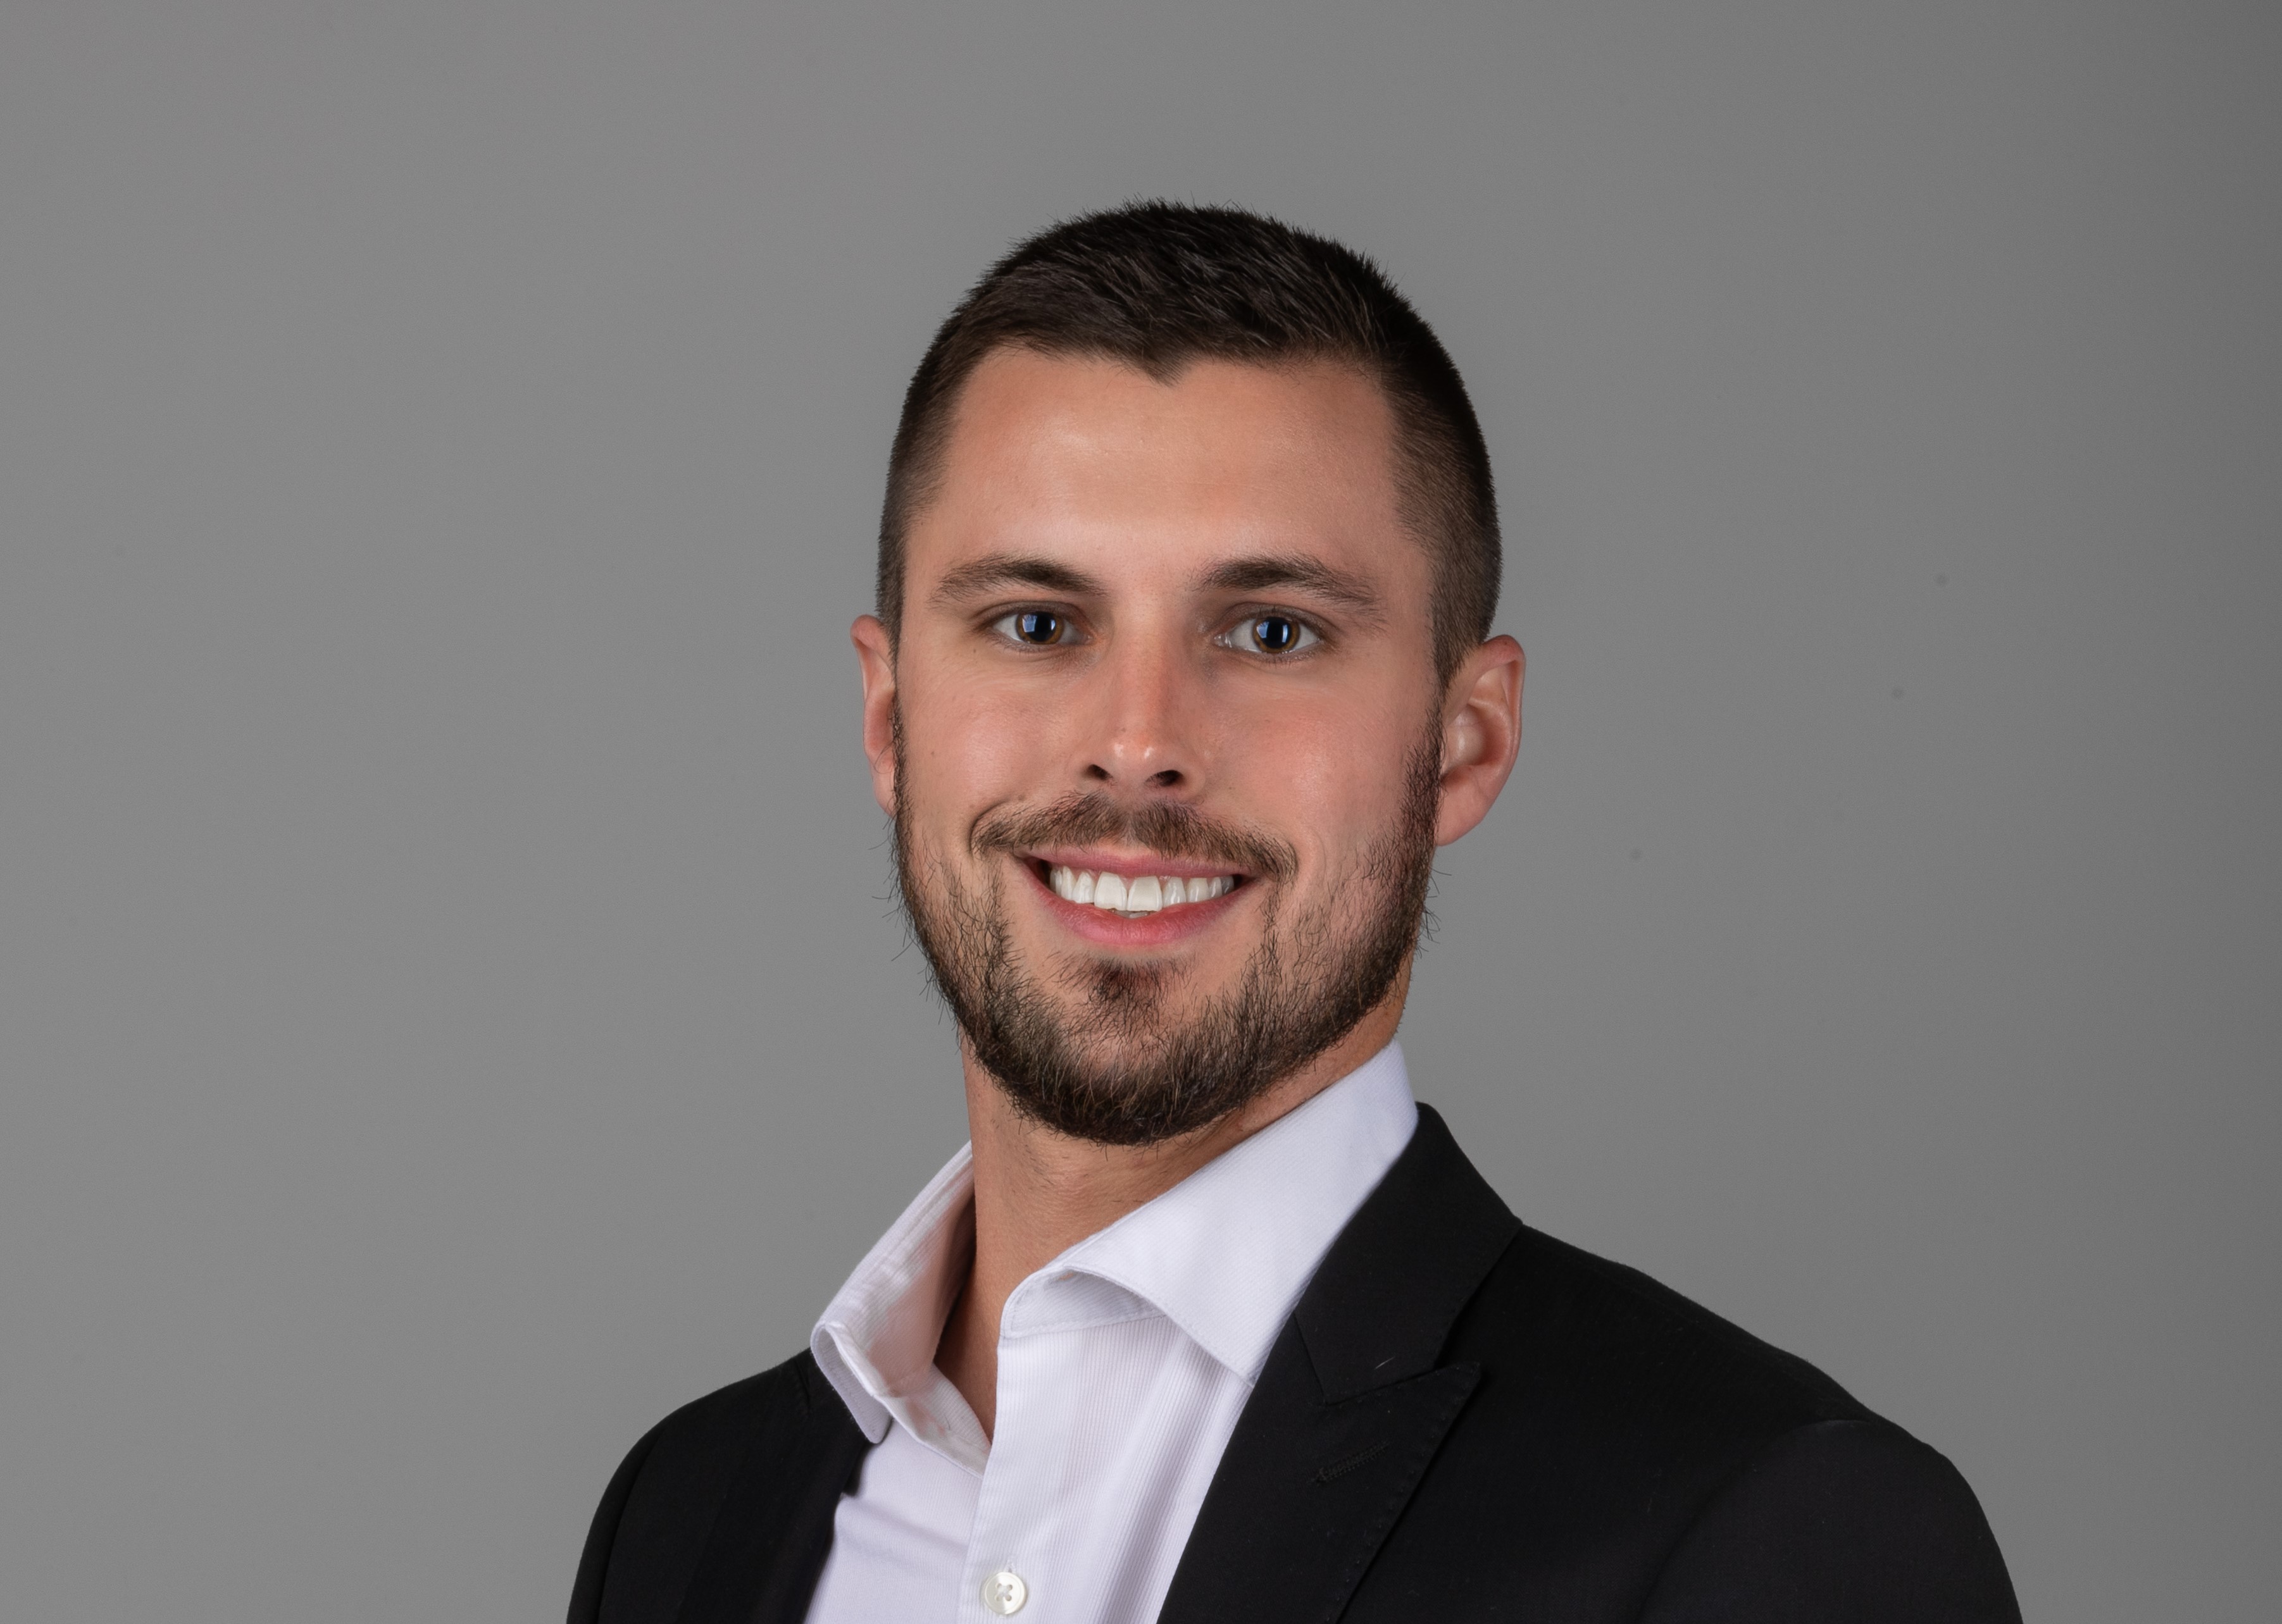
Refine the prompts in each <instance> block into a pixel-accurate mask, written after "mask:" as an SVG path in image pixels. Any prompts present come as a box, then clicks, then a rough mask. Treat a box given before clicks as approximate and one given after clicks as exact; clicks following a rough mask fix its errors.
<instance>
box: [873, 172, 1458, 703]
mask: <svg viewBox="0 0 2282 1624" xmlns="http://www.w3.org/2000/svg"><path fill="white" fill-rule="evenodd" d="M1003 349H1023V350H1030V351H1034V352H1038V353H1040V354H1044V355H1070V356H1099V357H1104V358H1106V359H1110V360H1119V361H1123V362H1126V363H1128V364H1129V365H1131V366H1134V367H1139V368H1140V369H1142V370H1143V371H1145V372H1146V373H1147V374H1148V375H1150V376H1151V377H1153V378H1156V379H1159V380H1160V381H1164V380H1169V379H1170V378H1172V377H1174V376H1175V375H1177V374H1178V373H1179V372H1180V371H1181V370H1182V368H1183V367H1186V366H1187V365H1188V364H1189V363H1190V362H1191V361H1196V360H1207V359H1210V360H1230V361H1244V362H1250V363H1253V364H1255V365H1261V366H1276V365H1279V364H1283V363H1287V362H1297V361H1331V362H1334V363H1339V364H1343V365H1347V366H1352V367H1355V368H1357V369H1358V370H1360V371H1362V372H1363V373H1364V374H1366V375H1369V376H1370V378H1372V379H1373V380H1374V381H1375V382H1376V383H1378V385H1379V387H1380V388H1381V389H1382V390H1383V391H1385V395H1386V399H1387V403H1388V405H1389V406H1390V407H1391V408H1392V410H1393V417H1394V425H1395V428H1394V433H1395V452H1396V474H1397V478H1398V479H1399V481H1400V482H1401V491H1400V498H1401V513H1402V517H1403V520H1404V522H1405V523H1406V524H1407V525H1408V526H1409V528H1410V529H1411V530H1412V531H1413V532H1414V533H1416V535H1417V537H1418V539H1419V540H1420V541H1421V542H1422V543H1424V545H1425V547H1426V549H1427V553H1428V556H1429V557H1430V559H1431V560H1432V564H1433V568H1434V599H1433V615H1434V626H1433V633H1434V649H1435V660H1436V663H1437V666H1438V668H1439V669H1440V674H1441V677H1442V678H1443V680H1444V681H1446V682H1447V681H1448V679H1449V677H1450V676H1451V674H1452V673H1453V672H1454V671H1455V670H1456V669H1457V667H1458V663H1459V661H1462V660H1463V659H1464V658H1465V656H1466V654H1467V653H1468V652H1469V651H1471V649H1472V648H1474V647H1475V646H1477V645H1479V643H1480V642H1481V641H1482V640H1483V639H1484V638H1487V637H1488V636H1489V629H1490V619H1491V616H1492V615H1494V614H1495V613H1496V612H1497V599H1498V576H1499V570H1500V555H1499V547H1498V522H1497V497H1496V493H1495V491H1494V487H1493V485H1492V483H1491V481H1490V459H1489V449H1488V447H1487V446H1486V445H1484V444H1483V442H1482V431H1481V425H1480V424H1479V422H1477V421H1475V418H1474V408H1473V403H1472V402H1471V400H1469V399H1468V398H1467V397H1466V386H1465V384H1464V383H1463V382H1462V381H1461V380H1460V378H1459V376H1458V369H1457V367H1456V366H1455V365H1454V364H1453V363H1452V361H1451V360H1450V356H1449V352H1448V351H1446V350H1444V349H1443V347H1442V344H1441V341H1440V339H1438V338H1436V337H1435V336H1434V331H1433V329H1432V328H1430V327H1428V326H1427V325H1426V321H1425V319H1424V317H1423V316H1421V315H1420V314H1419V313H1417V311H1416V310H1414V309H1413V308H1411V305H1410V302H1409V300H1408V299H1406V298H1403V297H1402V295H1401V294H1400V293H1399V292H1397V291H1396V290H1395V288H1394V284H1393V282H1390V281H1388V280H1387V277H1386V275H1385V273H1384V272H1383V271H1381V270H1380V269H1379V268H1378V267H1377V266H1376V265H1374V264H1372V263H1371V261H1370V259H1366V258H1364V257H1363V256H1362V254H1359V253H1357V252H1355V251H1354V250H1353V249H1350V248H1347V247H1343V246H1342V245H1340V244H1338V243H1334V242H1331V241H1330V240H1329V239H1327V238H1324V237H1320V236H1311V235H1309V234H1308V233H1307V232H1304V231H1299V230H1294V229H1293V228H1292V227H1290V226H1287V225H1285V224H1283V223H1282V222H1281V221H1278V220H1269V219H1266V218H1264V217H1262V216H1261V215H1258V214H1253V213H1247V212H1246V211H1245V210H1242V209H1234V208H1198V207H1192V206H1190V205H1182V204H1174V203H1162V202H1148V203H1131V204H1128V205H1125V206H1123V207H1122V208H1115V209H1107V210H1104V211H1103V212H1101V213H1095V214H1085V215H1081V216H1079V217H1078V218H1076V219H1075V220H1065V221H1063V222H1062V223H1061V224H1059V225H1058V226H1055V227H1053V228H1052V229H1050V230H1047V231H1044V232H1043V233H1041V234H1040V235H1038V236H1034V237H1032V238H1030V239H1029V241H1028V242H1026V243H1023V244H1020V245H1019V246H1017V247H1016V248H1015V249H1014V250H1013V251H1012V252H1010V253H1009V254H1007V255H1006V257H1005V259H1001V260H999V261H998V263H997V264H996V265H994V266H992V267H990V270H989V271H988V272H987V273H985V274H984V275H983V277H982V280H981V281H980V282H976V283H975V284H974V288H973V289H972V290H970V291H969V292H968V293H967V295H966V298H964V299H963V300H961V301H960V302H959V308H958V309H956V310H954V311H952V312H951V316H950V318H949V319H948V320H947V321H944V322H943V326H942V327H940V328H939V329H936V331H935V342H934V343H932V344H929V345H928V352H927V355H926V356H925V358H924V359H922V360H920V365H919V370H918V371H917V372H915V373H913V374H912V383H911V388H910V389H909V390H908V391H905V393H904V414H903V418H902V421H900V422H899V423H898V424H897V429H896V444H895V449H894V451H893V452H890V453H889V460H888V497H887V504H886V507H885V511H884V512H883V513H882V514H881V521H880V577H879V613H880V618H881V620H882V621H884V622H885V623H887V627H888V633H889V637H890V638H893V637H895V636H896V635H897V632H898V630H900V627H901V623H902V619H903V607H904V601H903V600H904V537H905V535H906V533H907V531H908V529H909V526H910V523H911V520H912V514H915V513H916V512H917V511H918V510H919V508H920V506H921V505H922V504H923V503H924V502H925V501H926V500H927V499H928V497H929V496H931V495H932V494H933V488H934V485H935V480H936V479H937V478H938V477H939V476H940V474H941V472H942V464H943V449H944V445H945V443H946V441H947V440H948V439H949V437H950V430H951V417H952V414H953V411H954V409H955V408H956V406H957V405H958V402H959V391H960V389H961V387H962V386H963V385H964V384H965V383H966V380H967V378H968V377H969V376H970V375H972V374H973V373H974V369H975V367H977V366H979V365H981V364H982V360H983V359H984V358H985V357H986V356H988V355H990V354H991V353H992V352H995V351H998V350H1003Z"/></svg>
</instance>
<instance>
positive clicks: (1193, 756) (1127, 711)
mask: <svg viewBox="0 0 2282 1624" xmlns="http://www.w3.org/2000/svg"><path fill="white" fill-rule="evenodd" d="M1093 677H1094V682H1093V684H1091V685H1092V687H1093V689H1094V692H1092V693H1091V695H1089V700H1090V701H1091V703H1090V704H1089V705H1088V707H1087V709H1088V711H1089V713H1090V714H1089V715H1087V716H1086V718H1085V725H1084V727H1083V731H1082V732H1081V733H1080V735H1079V740H1080V743H1079V776H1080V777H1081V778H1083V780H1084V781H1085V784H1086V785H1087V787H1089V788H1095V789H1104V790H1108V791H1111V792H1113V793H1116V792H1123V793H1127V794H1132V795H1141V794H1159V795H1161V794H1164V793H1168V792H1174V791H1178V792H1185V793H1194V791H1195V789H1196V788H1197V785H1198V783H1199V771H1200V769H1201V766H1202V762H1201V759H1200V753H1199V746H1198V731H1199V723H1200V722H1201V720H1202V708H1201V700H1202V695H1201V694H1200V693H1199V692H1197V686H1198V679H1197V676H1196V674H1195V673H1194V672H1193V671H1192V670H1191V667H1190V664H1189V662H1188V661H1184V660H1183V659H1182V658H1181V657H1180V653H1179V650H1178V649H1177V648H1176V646H1175V639H1174V638H1171V637H1169V636H1157V635H1153V634H1148V633H1141V632H1138V631H1137V630H1129V631H1128V635H1127V636H1125V637H1123V638H1118V639H1117V640H1116V643H1115V645H1114V646H1113V647H1112V648H1110V649H1109V650H1108V651H1107V652H1106V657H1105V658H1104V659H1103V660H1102V661H1100V663H1099V664H1098V665H1097V666H1096V667H1095V669H1094V671H1093Z"/></svg>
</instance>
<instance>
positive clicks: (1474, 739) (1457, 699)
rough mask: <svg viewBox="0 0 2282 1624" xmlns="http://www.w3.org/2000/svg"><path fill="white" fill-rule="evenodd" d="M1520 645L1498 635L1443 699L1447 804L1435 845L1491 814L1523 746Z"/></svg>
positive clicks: (1459, 671) (1471, 656)
mask: <svg viewBox="0 0 2282 1624" xmlns="http://www.w3.org/2000/svg"><path fill="white" fill-rule="evenodd" d="M1525 664H1526V661H1525V658H1524V656H1523V654H1522V652H1521V645H1520V644H1518V643H1517V642H1515V641H1514V640H1513V639H1512V638H1509V637H1494V638H1491V639H1490V640H1489V641H1488V642H1486V643H1485V644H1483V645H1482V646H1480V647H1479V648H1478V649H1476V650H1475V651H1474V652H1473V653H1471V654H1469V655H1467V656H1466V661H1465V663H1464V664H1463V665H1461V666H1460V667H1459V668H1458V669H1457V672H1456V674H1455V676H1453V677H1451V679H1450V686H1449V690H1448V693H1447V694H1446V695H1445V697H1444V699H1443V701H1442V804H1441V808H1440V813H1439V814H1438V815H1437V816H1436V818H1435V822H1434V844H1435V845H1437V846H1448V845H1449V844H1450V842H1451V841H1453V840H1455V839H1458V838H1459V837H1460V836H1461V835H1463V834H1464V833H1466V832H1467V831H1469V830H1471V829H1472V828H1473V826H1474V825H1475V824H1479V823H1480V822H1481V821H1482V819H1483V818H1484V817H1486V816H1488V814H1489V809H1490V808H1491V806H1492V805H1493V804H1494V802H1495V801H1496V800H1497V798H1498V792H1499V791H1501V790H1502V789H1503V788H1505V781H1506V779H1507V778H1508V777H1510V776H1511V775H1512V772H1513V758H1514V753H1515V752H1516V751H1517V750H1518V749H1520V747H1521V678H1522V672H1523V669H1524V667H1525Z"/></svg>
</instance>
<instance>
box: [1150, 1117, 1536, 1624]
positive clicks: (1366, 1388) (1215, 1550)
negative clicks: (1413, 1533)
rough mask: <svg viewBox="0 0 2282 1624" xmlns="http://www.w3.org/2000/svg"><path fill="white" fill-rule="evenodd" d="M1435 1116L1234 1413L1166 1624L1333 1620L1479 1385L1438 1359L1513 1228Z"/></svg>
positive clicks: (1348, 1234) (1475, 1370) (1472, 1372)
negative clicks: (1249, 1396) (1239, 1411)
mask: <svg viewBox="0 0 2282 1624" xmlns="http://www.w3.org/2000/svg"><path fill="white" fill-rule="evenodd" d="M1520 1229H1521V1224H1520V1220H1518V1219H1517V1218H1515V1217H1514V1216H1513V1214H1512V1213H1511V1212H1510V1211H1508V1210H1506V1206H1505V1203H1503V1202H1502V1201H1500V1200H1499V1199H1498V1197H1497V1195H1496V1193H1495V1192H1494V1191H1493V1190H1492V1189H1491V1188H1490V1187H1489V1186H1488V1185H1487V1184H1486V1183H1485V1182H1484V1181H1483V1179H1482V1177H1481V1175H1480V1174H1479V1173H1478V1172H1475V1171H1474V1169H1473V1166H1472V1164H1471V1163H1469V1162H1468V1161H1467V1160H1466V1158H1465V1156H1464V1155H1463V1153H1462V1152H1461V1151H1460V1150H1459V1149H1458V1147H1457V1145H1456V1143H1455V1141H1453V1140H1452V1139H1451V1137H1450V1132H1449V1130H1448V1128H1447V1127H1446V1126H1444V1125H1443V1123H1442V1119H1441V1117H1440V1116H1439V1115H1438V1114H1437V1113H1436V1112H1434V1111H1433V1110H1431V1109H1429V1108H1428V1107H1425V1106H1423V1105H1422V1106H1420V1107H1419V1108H1418V1127H1417V1132H1416V1133H1414V1134H1413V1135H1412V1136H1411V1140H1410V1143H1409V1147H1408V1148H1405V1150H1404V1151H1403V1153H1402V1155H1401V1157H1400V1158H1398V1159H1397V1161H1396V1162H1395V1164H1394V1165H1393V1168H1392V1169H1390V1170H1389V1171H1388V1172H1387V1175H1386V1177H1385V1179H1383V1180H1381V1181H1380V1183H1379V1186H1378V1188H1377V1189H1375V1190H1374V1191H1372V1192H1371V1195H1370V1199H1369V1200H1367V1201H1366V1202H1364V1203H1363V1204H1362V1208H1361V1209H1360V1210H1358V1211H1357V1212H1356V1213H1355V1215H1354V1218H1353V1219H1351V1220H1350V1221H1349V1222H1348V1224H1347V1228H1346V1229H1345V1230H1343V1231H1341V1232H1340V1234H1339V1240H1338V1241H1336V1242H1334V1243H1333V1245H1332V1247H1331V1252H1330V1254H1329V1255H1328V1256H1327V1257H1325V1258H1324V1259H1323V1266H1322V1268H1320V1269H1319V1270H1317V1272H1316V1277H1315V1280H1313V1281H1312V1282H1311V1283H1310V1284H1309V1286H1308V1289H1307V1291H1306V1293H1305V1294H1304V1295H1302V1296H1301V1297H1300V1304H1299V1307H1298V1308H1297V1309H1296V1310H1295V1311H1293V1314H1292V1319H1291V1322H1290V1323H1289V1324H1288V1325H1287V1326H1285V1330H1284V1334H1282V1335H1281V1336H1280V1337H1279V1338H1278V1339H1277V1343H1276V1346H1275V1348H1274V1349H1273V1350H1272V1351H1271V1352H1270V1353H1269V1357H1268V1363H1267V1365H1266V1367H1265V1368H1264V1369H1263V1370H1262V1371H1261V1378H1260V1384H1259V1385H1258V1386H1257V1387H1256V1388H1254V1390H1253V1394H1252V1399H1251V1402H1250V1403H1248V1404H1246V1406H1245V1410H1244V1413H1243V1415H1242V1416H1241V1417H1240V1418H1238V1421H1237V1426H1236V1432H1235V1434H1234V1435H1233V1436H1231V1437H1230V1440H1229V1445H1228V1450H1227V1452H1226V1453H1225V1454H1224V1455H1222V1458H1221V1464H1220V1470H1219V1472H1218V1473H1216V1474H1215V1476H1214V1478H1213V1483H1212V1488H1211V1489H1210V1490H1209V1491H1208V1492H1207V1494H1206V1496H1205V1503H1204V1505H1203V1507H1202V1509H1201V1510H1200V1511H1199V1512H1198V1515H1197V1521H1196V1527H1195V1528H1194V1529H1193V1530H1192V1531H1191V1534H1190V1535H1189V1543H1188V1548H1187V1549H1186V1551H1184V1552H1183V1553H1182V1557H1181V1564H1180V1566H1179V1568H1178V1570H1177V1571H1176V1573H1175V1574H1174V1575H1173V1583H1172V1588H1171V1589H1170V1591H1169V1592H1168V1594H1167V1596H1166V1598H1165V1605H1164V1610H1163V1612H1161V1613H1160V1615H1159V1617H1160V1624H1184V1621H1189V1620H1199V1621H1200V1620H1212V1619H1230V1618H1241V1619H1244V1620H1247V1621H1248V1624H1300V1620H1334V1619H1336V1618H1338V1617H1339V1614H1340V1613H1341V1612H1344V1611H1345V1610H1346V1608H1347V1602H1348V1599H1349V1598H1350V1597H1352V1596H1353V1595H1354V1589H1355V1586H1356V1585H1357V1584H1358V1583H1360V1582H1361V1581H1362V1575H1363V1574H1364V1572H1365V1570H1366V1569H1367V1568H1368V1567H1369V1566H1370V1561H1371V1558H1373V1557H1374V1556H1376V1555H1377V1554H1378V1548H1379V1545H1380V1544H1381V1543H1382V1542H1383V1541H1384V1540H1385V1537H1386V1534H1387V1531H1388V1530H1389V1529H1390V1528H1392V1527H1393V1525H1394V1523H1395V1520H1397V1519H1398V1518H1399V1517H1400V1516H1401V1512H1402V1508H1403V1507H1404V1506H1405V1505H1406V1504H1409V1499H1410V1496H1411V1495H1412V1493H1413V1492H1414V1491H1415V1490H1416V1489H1417V1486H1418V1482H1419V1480H1420V1479H1421V1478H1422V1477H1424V1474H1425V1472H1426V1468H1427V1466H1428V1465H1429V1463H1430V1462H1431V1461H1432V1459H1433V1457H1434V1454H1435V1452H1436V1451H1437V1450H1439V1449H1440V1446H1441V1442H1442V1440H1443V1437H1444V1435H1446V1434H1447V1433H1448V1430H1449V1428H1450V1427H1451V1425H1452V1423H1453V1422H1455V1420H1456V1419H1457V1417H1458V1413H1459V1411H1461V1410H1462V1409H1463V1407H1464V1405H1465V1403H1466V1400H1467V1398H1468V1397H1469V1396H1471V1394H1472V1392H1473V1389H1474V1384H1475V1382H1476V1381H1477V1380H1479V1377H1480V1374H1481V1373H1480V1370H1479V1367H1478V1366H1475V1365H1442V1364H1440V1358H1441V1354H1442V1349H1443V1347H1444V1346H1445V1345H1446V1343H1447V1342H1448V1340H1449V1334H1450V1329H1451V1326H1453V1325H1454V1324H1455V1321H1456V1319H1457V1317H1458V1315H1459V1313H1460V1312H1461V1311H1463V1309H1464V1308H1465V1305H1466V1304H1467V1303H1468V1302H1470V1301H1471V1299H1472V1297H1473V1295H1474V1294H1475V1292H1476V1291H1477V1290H1479V1288H1480V1286H1481V1283H1482V1281H1483V1280H1484V1279H1485V1278H1486V1276H1487V1275H1488V1273H1489V1272H1490V1270H1491V1268H1492V1267H1493V1266H1494V1264H1496V1262H1497V1260H1498V1258H1499V1257H1501V1256H1502V1254H1503V1252H1504V1251H1505V1249H1506V1247H1507V1246H1508V1245H1509V1244H1510V1242H1511V1241H1512V1240H1513V1237H1514V1236H1515V1235H1516V1234H1517V1233H1519V1232H1520Z"/></svg>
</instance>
